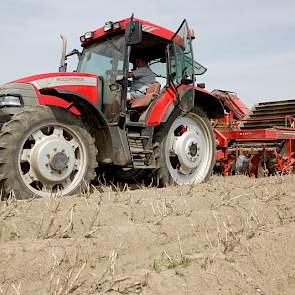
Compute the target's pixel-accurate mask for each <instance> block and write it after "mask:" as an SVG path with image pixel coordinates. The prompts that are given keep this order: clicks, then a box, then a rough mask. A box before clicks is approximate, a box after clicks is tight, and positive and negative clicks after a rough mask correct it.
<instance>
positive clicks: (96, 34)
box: [81, 18, 175, 47]
mask: <svg viewBox="0 0 295 295" xmlns="http://www.w3.org/2000/svg"><path fill="white" fill-rule="evenodd" d="M134 20H136V21H140V22H141V23H142V31H143V32H145V33H149V34H151V35H154V36H156V37H160V38H162V39H164V40H167V41H170V40H171V39H172V37H173V36H174V34H175V33H174V32H173V31H171V30H169V29H166V28H163V27H161V26H158V25H156V24H153V23H151V22H149V21H145V20H143V19H138V18H134ZM129 22H130V18H125V19H122V20H119V21H115V22H111V23H112V24H117V23H120V27H119V28H117V29H112V30H110V31H107V32H106V31H105V30H104V26H103V27H100V28H98V29H97V30H95V31H93V35H92V36H93V37H92V38H90V39H85V40H84V41H81V45H82V46H83V47H84V46H87V45H88V44H90V43H93V42H94V41H96V40H98V39H100V38H102V37H105V36H111V35H114V34H117V33H122V32H124V31H125V28H126V25H127V23H129ZM106 24H107V23H106Z"/></svg>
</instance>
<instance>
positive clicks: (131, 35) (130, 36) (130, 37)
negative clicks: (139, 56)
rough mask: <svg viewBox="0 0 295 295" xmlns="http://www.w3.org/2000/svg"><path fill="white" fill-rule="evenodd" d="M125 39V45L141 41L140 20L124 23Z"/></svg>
mask: <svg viewBox="0 0 295 295" xmlns="http://www.w3.org/2000/svg"><path fill="white" fill-rule="evenodd" d="M125 41H126V45H127V46H131V45H136V44H139V43H140V42H141V41H142V25H141V22H140V21H134V20H131V21H130V22H129V23H128V24H127V25H126V29H125Z"/></svg>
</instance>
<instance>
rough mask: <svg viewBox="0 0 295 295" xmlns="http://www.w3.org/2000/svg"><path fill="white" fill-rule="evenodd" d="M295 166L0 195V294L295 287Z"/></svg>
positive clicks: (274, 293)
mask: <svg viewBox="0 0 295 295" xmlns="http://www.w3.org/2000/svg"><path fill="white" fill-rule="evenodd" d="M294 245H295V176H284V177H269V178H262V179H250V178H248V177H242V176H234V177H227V178H224V177H217V176H214V177H212V178H211V180H210V181H209V182H208V183H205V184H201V185H194V186H184V187H171V188H165V189H156V188H141V189H135V190H130V189H128V188H125V191H123V192H122V191H121V192H118V191H116V188H115V187H113V188H112V187H106V186H105V187H104V186H102V187H101V188H100V191H97V192H95V193H93V194H84V195H81V196H77V197H52V198H47V199H34V200H27V201H16V200H15V199H13V198H11V199H10V200H8V201H3V202H1V204H0V294H38V295H39V294H146V295H152V294H169V295H172V294H208V295H209V294H210V295H212V294H226V295H229V294H235V295H238V294H241V295H242V294H260V295H263V294H265V295H269V294H271V295H283V294H295V247H294Z"/></svg>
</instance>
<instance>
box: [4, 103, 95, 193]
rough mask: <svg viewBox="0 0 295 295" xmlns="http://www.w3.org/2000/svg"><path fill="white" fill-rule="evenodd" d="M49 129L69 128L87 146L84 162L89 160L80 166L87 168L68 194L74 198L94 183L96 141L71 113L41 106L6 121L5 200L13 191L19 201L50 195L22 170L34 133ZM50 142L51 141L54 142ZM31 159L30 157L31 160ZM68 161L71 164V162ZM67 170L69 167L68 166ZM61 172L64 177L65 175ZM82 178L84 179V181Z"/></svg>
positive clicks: (84, 148)
mask: <svg viewBox="0 0 295 295" xmlns="http://www.w3.org/2000/svg"><path fill="white" fill-rule="evenodd" d="M47 126H57V127H56V128H60V127H59V126H63V127H62V128H66V130H68V131H69V132H73V134H75V135H77V138H78V139H79V143H81V145H83V153H84V154H83V155H84V156H83V158H82V159H84V160H85V161H84V160H83V164H81V165H80V166H81V167H82V166H83V167H82V168H81V172H79V173H80V174H79V178H78V177H77V178H76V182H73V184H72V186H70V185H69V186H68V188H69V189H68V191H67V193H66V195H73V194H76V193H78V192H80V191H81V190H82V191H83V190H84V189H85V188H86V187H87V185H88V184H89V183H90V181H91V180H93V179H94V178H95V175H96V174H95V168H96V167H97V161H96V156H97V149H96V146H95V141H94V138H93V137H92V136H91V134H90V132H89V131H88V130H87V126H86V125H85V124H84V123H83V122H82V121H81V119H80V118H78V117H77V116H75V115H73V114H72V113H70V112H69V111H67V110H64V109H61V108H57V107H47V106H37V107H33V108H25V109H24V110H23V111H21V112H19V113H17V114H15V115H14V116H13V117H12V118H11V120H10V121H8V122H6V123H5V124H4V125H3V127H2V130H1V133H0V185H1V189H2V193H3V195H4V197H7V196H8V195H9V194H11V192H13V193H14V194H15V196H16V198H18V199H26V198H31V197H33V196H35V197H41V196H46V193H47V192H46V193H43V192H42V191H40V193H38V189H39V188H37V189H36V188H34V187H33V186H32V185H29V184H26V183H25V181H24V178H23V176H22V168H20V167H21V165H22V164H21V158H20V155H21V153H22V152H23V148H24V145H25V144H26V143H27V142H28V140H30V138H32V134H33V133H34V132H35V131H36V130H37V131H38V130H41V129H38V128H44V127H45V128H49V127H47ZM52 128H54V127H52ZM53 130H54V129H53ZM62 130H65V129H62ZM63 132H64V131H63ZM47 140H48V138H47ZM62 140H65V138H64V137H62ZM36 142H37V141H36ZM48 142H50V139H49V140H48ZM73 150H74V147H73ZM74 152H75V150H74ZM31 156H32V155H31V154H30V155H29V156H28V159H30V157H31ZM68 159H69V158H68ZM65 161H66V163H67V160H65ZM81 161H82V160H81ZM28 162H29V161H28ZM29 165H30V162H29ZM65 165H66V164H65ZM46 166H48V164H46ZM80 166H79V167H80ZM65 167H66V168H68V166H65ZM62 169H64V168H62ZM79 169H80V168H79ZM58 173H59V174H61V173H62V172H58ZM77 173H78V172H77ZM79 179H81V180H80V182H79ZM74 180H75V176H74ZM60 193H61V194H63V193H62V192H60Z"/></svg>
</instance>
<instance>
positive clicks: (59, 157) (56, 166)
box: [49, 152, 69, 171]
mask: <svg viewBox="0 0 295 295" xmlns="http://www.w3.org/2000/svg"><path fill="white" fill-rule="evenodd" d="M68 162H69V159H68V156H67V155H66V154H65V153H63V152H58V153H56V154H55V155H54V156H53V157H52V159H51V160H50V164H49V165H50V167H51V169H53V170H55V171H63V170H64V169H65V168H67V166H68Z"/></svg>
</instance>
